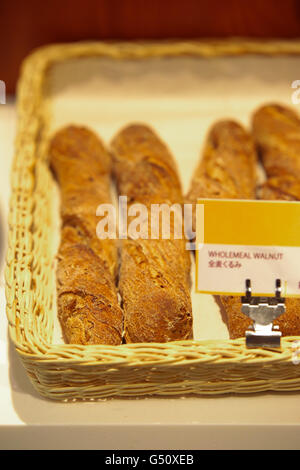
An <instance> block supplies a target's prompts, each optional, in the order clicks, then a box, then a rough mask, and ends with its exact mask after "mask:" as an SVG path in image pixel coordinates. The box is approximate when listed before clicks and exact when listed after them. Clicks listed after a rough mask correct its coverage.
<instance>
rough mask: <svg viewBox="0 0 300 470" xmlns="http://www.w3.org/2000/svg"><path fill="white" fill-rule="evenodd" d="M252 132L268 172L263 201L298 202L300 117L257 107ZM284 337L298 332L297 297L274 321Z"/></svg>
mask: <svg viewBox="0 0 300 470" xmlns="http://www.w3.org/2000/svg"><path fill="white" fill-rule="evenodd" d="M252 125H253V135H254V138H255V140H256V144H257V147H258V151H259V154H260V156H261V160H262V163H263V166H264V169H265V171H266V174H267V180H266V182H265V183H264V184H263V185H261V186H260V187H259V188H258V197H259V198H260V199H265V200H286V201H300V153H299V152H300V119H299V117H298V116H297V114H296V113H295V112H294V111H292V110H291V109H289V108H288V107H285V106H281V105H278V104H272V105H267V106H263V107H261V108H259V109H258V110H257V111H256V112H255V113H254V116H253V122H252ZM274 324H276V325H278V326H279V328H280V331H281V332H282V334H283V335H284V336H297V335H300V300H299V299H296V298H287V299H286V313H285V314H284V315H282V316H281V317H279V318H278V319H277V320H275V322H274Z"/></svg>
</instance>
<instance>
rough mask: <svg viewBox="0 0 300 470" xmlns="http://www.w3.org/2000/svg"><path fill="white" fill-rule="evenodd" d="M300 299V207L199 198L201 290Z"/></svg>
mask: <svg viewBox="0 0 300 470" xmlns="http://www.w3.org/2000/svg"><path fill="white" fill-rule="evenodd" d="M246 279H250V280H251V285H252V292H253V294H254V295H266V296H271V295H272V296H273V295H274V293H275V280H276V279H280V280H281V285H282V289H283V290H282V295H283V296H292V297H298V296H300V202H294V201H291V202H290V201H255V200H236V199H199V200H198V204H197V207H196V289H197V291H198V292H205V293H211V294H226V295H243V294H244V292H245V281H246Z"/></svg>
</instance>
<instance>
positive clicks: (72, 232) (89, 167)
mask: <svg viewBox="0 0 300 470" xmlns="http://www.w3.org/2000/svg"><path fill="white" fill-rule="evenodd" d="M50 163H51V167H52V169H53V171H54V173H55V175H56V178H57V180H58V184H59V186H60V193H61V219H62V229H61V243H60V247H59V253H58V264H57V306H58V316H59V319H60V323H61V326H62V330H63V334H64V338H65V341H66V342H68V343H76V344H115V345H117V344H120V343H121V342H122V328H123V315H122V311H121V308H120V306H119V303H118V298H117V290H116V286H115V276H116V272H117V264H118V263H117V248H116V245H115V241H114V240H109V239H108V240H99V238H98V237H97V234H96V227H97V223H98V222H99V217H97V216H96V209H97V207H98V205H99V204H102V203H109V202H111V201H110V171H111V161H110V157H109V154H108V153H107V151H106V150H105V148H104V147H103V145H102V143H101V141H100V140H99V138H98V137H97V136H96V135H95V134H94V133H93V132H91V131H90V130H88V129H85V128H83V127H75V126H70V127H66V128H64V129H62V130H61V131H59V132H58V133H57V134H56V135H55V136H54V137H53V139H52V141H51V145H50Z"/></svg>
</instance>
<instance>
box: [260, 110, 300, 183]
mask: <svg viewBox="0 0 300 470" xmlns="http://www.w3.org/2000/svg"><path fill="white" fill-rule="evenodd" d="M252 131H253V137H254V139H255V142H256V144H257V146H258V150H259V154H260V157H261V160H262V164H263V166H264V169H265V171H266V175H267V177H268V178H271V177H279V178H281V177H284V176H287V175H290V176H293V177H296V178H300V119H299V117H298V115H297V114H296V113H295V112H294V111H293V110H292V109H290V108H288V107H285V106H282V105H279V104H268V105H265V106H262V107H261V108H259V109H258V110H257V111H256V112H255V113H254V115H253V119H252Z"/></svg>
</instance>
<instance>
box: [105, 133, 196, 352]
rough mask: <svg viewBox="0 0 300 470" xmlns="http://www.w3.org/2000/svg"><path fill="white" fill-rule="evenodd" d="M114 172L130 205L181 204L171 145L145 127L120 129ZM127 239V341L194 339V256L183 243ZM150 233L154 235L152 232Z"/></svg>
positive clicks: (123, 277)
mask: <svg viewBox="0 0 300 470" xmlns="http://www.w3.org/2000/svg"><path fill="white" fill-rule="evenodd" d="M111 152H112V157H113V173H114V176H115V179H116V183H117V188H118V193H119V195H123V196H125V195H126V196H127V197H128V207H130V206H131V205H132V204H135V203H140V204H144V205H145V206H146V207H147V210H148V214H150V206H151V204H163V203H166V204H168V205H172V204H175V203H176V204H178V203H179V204H182V202H183V197H182V192H181V185H180V181H179V178H178V174H177V168H176V165H175V162H174V160H173V157H172V156H171V154H170V152H169V151H168V149H167V147H166V146H165V145H164V144H163V143H162V141H161V140H160V139H159V138H158V137H157V136H156V134H155V133H154V131H153V130H152V129H150V128H149V127H146V126H144V125H142V124H136V125H130V126H128V127H126V128H125V129H123V130H121V132H119V133H118V134H117V135H116V136H115V138H114V139H113V140H112V143H111ZM173 229H174V227H173V224H171V231H170V235H171V236H170V239H162V237H161V233H160V234H159V239H142V238H138V239H124V240H122V244H121V263H120V274H119V290H120V294H121V297H122V301H123V310H124V326H125V328H124V330H125V340H126V342H128V343H137V342H168V341H175V340H183V339H189V338H191V337H192V305H191V297H190V254H189V252H188V251H187V250H186V247H185V242H186V241H185V240H184V239H177V240H175V239H173V235H174V231H173ZM148 235H150V234H148Z"/></svg>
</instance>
